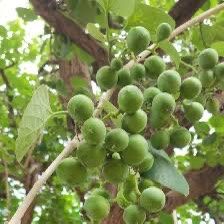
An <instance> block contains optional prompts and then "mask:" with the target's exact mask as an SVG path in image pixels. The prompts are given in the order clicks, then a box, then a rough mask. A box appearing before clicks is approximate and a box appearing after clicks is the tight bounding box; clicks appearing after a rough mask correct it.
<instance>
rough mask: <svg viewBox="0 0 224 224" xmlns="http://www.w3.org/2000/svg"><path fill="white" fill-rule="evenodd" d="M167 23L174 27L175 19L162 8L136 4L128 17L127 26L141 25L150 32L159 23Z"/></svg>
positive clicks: (154, 29)
mask: <svg viewBox="0 0 224 224" xmlns="http://www.w3.org/2000/svg"><path fill="white" fill-rule="evenodd" d="M163 22H166V23H169V24H170V25H171V27H172V28H174V27H175V21H174V20H173V18H172V17H170V16H169V15H168V14H167V13H165V12H164V11H163V10H161V9H158V8H154V7H151V6H149V5H145V4H137V5H136V8H135V10H134V13H133V14H132V15H131V17H129V19H128V26H129V27H132V26H143V27H145V28H146V29H148V30H149V31H150V32H151V33H154V34H155V33H156V29H157V27H158V25H159V24H160V23H163Z"/></svg>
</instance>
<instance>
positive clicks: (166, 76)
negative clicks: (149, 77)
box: [157, 70, 181, 94]
mask: <svg viewBox="0 0 224 224" xmlns="http://www.w3.org/2000/svg"><path fill="white" fill-rule="evenodd" d="M157 85H158V88H159V89H160V90H161V91H162V92H168V93H171V94H176V93H177V92H179V90H180V85H181V77H180V75H179V73H178V72H176V71H173V70H166V71H164V72H163V73H162V74H160V76H159V78H158V80H157Z"/></svg>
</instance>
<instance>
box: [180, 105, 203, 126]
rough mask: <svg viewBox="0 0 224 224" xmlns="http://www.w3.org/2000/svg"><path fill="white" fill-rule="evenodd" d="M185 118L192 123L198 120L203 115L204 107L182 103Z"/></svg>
mask: <svg viewBox="0 0 224 224" xmlns="http://www.w3.org/2000/svg"><path fill="white" fill-rule="evenodd" d="M183 107H184V114H185V117H186V118H187V119H188V120H189V121H190V122H192V123H194V122H196V121H198V120H200V119H201V118H202V116H203V113H204V107H203V106H202V105H201V104H200V103H198V102H191V103H184V105H183Z"/></svg>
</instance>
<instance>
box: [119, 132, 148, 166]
mask: <svg viewBox="0 0 224 224" xmlns="http://www.w3.org/2000/svg"><path fill="white" fill-rule="evenodd" d="M147 153H148V143H147V141H146V140H145V138H144V137H143V136H141V135H139V134H135V135H131V136H130V138H129V144H128V147H127V148H126V149H125V150H124V151H123V152H122V154H121V157H122V159H123V160H124V162H125V163H126V164H128V165H130V166H136V165H139V164H140V163H141V162H142V161H143V160H144V158H145V156H146V155H147Z"/></svg>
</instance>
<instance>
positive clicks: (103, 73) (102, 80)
mask: <svg viewBox="0 0 224 224" xmlns="http://www.w3.org/2000/svg"><path fill="white" fill-rule="evenodd" d="M117 81H118V76H117V73H116V72H115V71H114V70H113V69H111V68H110V67H109V66H103V67H101V68H100V69H99V70H98V72H97V73H96V82H97V85H98V86H99V87H100V88H101V89H102V90H108V89H111V88H112V87H114V86H115V85H117Z"/></svg>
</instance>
